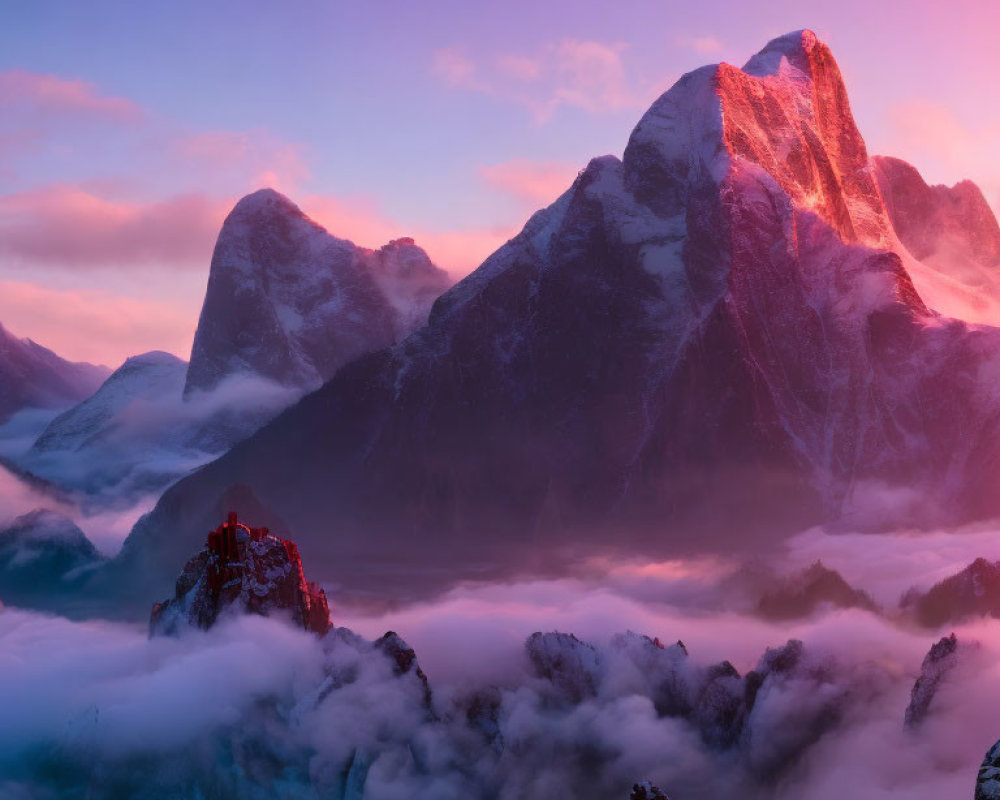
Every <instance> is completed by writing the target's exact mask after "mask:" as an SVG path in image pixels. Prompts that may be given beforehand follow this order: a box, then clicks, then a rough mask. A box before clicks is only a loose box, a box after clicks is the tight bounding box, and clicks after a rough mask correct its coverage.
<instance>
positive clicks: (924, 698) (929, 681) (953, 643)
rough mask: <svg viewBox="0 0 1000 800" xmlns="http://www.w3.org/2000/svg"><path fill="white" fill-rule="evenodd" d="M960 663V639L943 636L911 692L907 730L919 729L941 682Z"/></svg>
mask: <svg viewBox="0 0 1000 800" xmlns="http://www.w3.org/2000/svg"><path fill="white" fill-rule="evenodd" d="M957 661H958V638H957V637H956V636H955V634H954V633H953V634H951V635H950V636H943V637H942V638H941V640H940V641H938V642H937V643H936V644H934V645H932V646H931V649H930V650H929V651H927V655H926V656H924V660H923V663H922V664H921V665H920V675H919V676H917V680H916V682H915V683H914V684H913V690H912V691H911V692H910V704H909V705H908V706H907V707H906V714H905V716H904V718H903V719H904V723H905V725H906V727H907V728H910V729H916V728H919V727H920V726H921V725H922V724H923V722H924V720H925V719H926V718H927V715H928V714H929V713H930V711H931V703H932V702H933V701H934V696H935V695H936V694H937V692H938V689H939V688H940V687H941V682H942V681H943V680H944V679H945V677H946V676H947V675H948V673H949V672H951V671H952V670H953V669H954V668H955V665H956V664H957Z"/></svg>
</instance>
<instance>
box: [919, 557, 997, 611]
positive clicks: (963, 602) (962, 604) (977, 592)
mask: <svg viewBox="0 0 1000 800" xmlns="http://www.w3.org/2000/svg"><path fill="white" fill-rule="evenodd" d="M902 606H903V608H904V610H906V611H907V612H909V613H910V614H912V615H913V616H914V618H915V619H916V621H917V622H918V623H919V624H921V625H923V626H925V627H928V628H937V627H940V626H941V625H946V624H950V623H956V622H961V621H962V620H965V619H968V618H970V617H1000V561H987V560H986V559H985V558H977V559H976V560H975V561H973V562H972V563H971V564H969V566H967V567H966V568H965V569H963V570H962V571H961V572H958V573H956V574H954V575H952V576H951V577H948V578H945V579H944V580H942V581H940V582H938V583H936V584H934V586H932V587H931V588H930V589H928V590H927V591H926V592H922V593H921V592H918V591H913V590H911V591H910V592H907V594H906V595H905V596H904V597H903V601H902Z"/></svg>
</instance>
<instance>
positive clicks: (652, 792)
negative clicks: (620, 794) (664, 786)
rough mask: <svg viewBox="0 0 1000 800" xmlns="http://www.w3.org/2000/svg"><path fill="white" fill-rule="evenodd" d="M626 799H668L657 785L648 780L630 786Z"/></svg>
mask: <svg viewBox="0 0 1000 800" xmlns="http://www.w3.org/2000/svg"><path fill="white" fill-rule="evenodd" d="M628 800H670V798H669V797H667V796H666V795H665V794H664V793H663V792H662V791H660V788H659V787H657V786H654V785H653V784H652V783H650V782H649V781H643V782H642V783H637V784H635V785H633V786H632V791H631V792H630V793H629V796H628Z"/></svg>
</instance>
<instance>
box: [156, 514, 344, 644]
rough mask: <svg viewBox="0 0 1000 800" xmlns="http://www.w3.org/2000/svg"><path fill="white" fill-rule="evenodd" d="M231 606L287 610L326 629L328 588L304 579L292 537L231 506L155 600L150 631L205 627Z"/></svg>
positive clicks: (309, 626) (316, 629)
mask: <svg viewBox="0 0 1000 800" xmlns="http://www.w3.org/2000/svg"><path fill="white" fill-rule="evenodd" d="M230 608H232V609H237V610H239V611H241V612H244V613H251V614H261V615H264V616H270V615H271V614H275V613H279V614H280V613H284V614H288V615H290V616H291V619H292V621H293V622H294V623H296V624H297V625H301V626H302V627H303V628H305V629H306V630H307V631H312V632H313V633H318V634H320V635H322V634H324V633H326V632H327V631H328V630H329V629H330V609H329V606H328V604H327V600H326V593H325V592H324V591H323V590H322V589H321V588H319V587H318V586H317V585H316V584H315V583H311V582H307V581H306V579H305V574H304V572H303V571H302V559H301V558H300V557H299V549H298V547H296V546H295V543H294V542H291V541H288V540H287V539H281V538H279V537H277V536H275V535H273V534H272V533H270V532H269V531H268V529H267V528H251V527H249V526H247V525H244V524H243V523H241V522H240V521H239V519H238V518H237V515H236V513H235V512H231V513H230V514H229V518H228V520H227V521H226V523H225V524H223V525H220V526H219V527H218V528H216V529H215V530H214V531H212V532H211V533H209V534H208V539H207V540H206V542H205V548H204V549H203V550H202V551H201V552H200V553H198V555H196V556H195V557H194V558H192V559H191V560H190V561H188V563H187V565H186V566H185V567H184V572H183V573H181V576H180V577H179V578H178V579H177V587H176V593H175V596H174V598H173V599H172V600H167V601H166V602H164V603H156V604H155V605H154V606H153V613H152V616H151V617H150V622H149V630H150V634H151V635H157V634H169V633H174V632H176V631H177V630H178V629H179V628H181V627H183V626H184V625H192V626H196V627H199V628H206V629H207V628H210V627H212V625H214V624H215V622H216V620H217V619H218V618H219V616H220V615H221V614H222V613H223V612H225V611H226V610H228V609H230Z"/></svg>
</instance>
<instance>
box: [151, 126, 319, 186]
mask: <svg viewBox="0 0 1000 800" xmlns="http://www.w3.org/2000/svg"><path fill="white" fill-rule="evenodd" d="M170 150H171V154H172V155H173V156H174V158H175V159H177V160H178V161H179V162H181V163H183V164H184V165H185V167H186V168H193V169H195V170H198V171H199V172H201V173H202V174H203V175H204V173H205V171H207V172H208V173H209V174H211V175H212V176H213V177H214V178H215V179H216V180H218V179H223V180H226V181H227V182H229V183H231V184H233V185H238V186H241V189H240V190H241V191H244V190H245V191H251V190H252V189H255V188H258V187H260V186H270V187H272V188H274V189H277V190H279V191H281V192H285V193H289V194H292V193H295V191H296V190H297V189H298V187H299V186H300V185H301V184H302V182H303V181H305V180H306V179H308V178H309V174H310V173H309V167H308V165H307V164H306V160H305V155H304V152H303V148H302V146H301V145H299V144H296V143H294V142H288V141H285V140H282V139H279V138H277V137H275V136H273V135H271V134H270V133H268V132H266V131H261V130H250V131H225V130H216V131H201V132H198V133H192V134H185V135H181V136H178V137H176V138H175V139H174V140H173V141H172V142H171V143H170Z"/></svg>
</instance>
